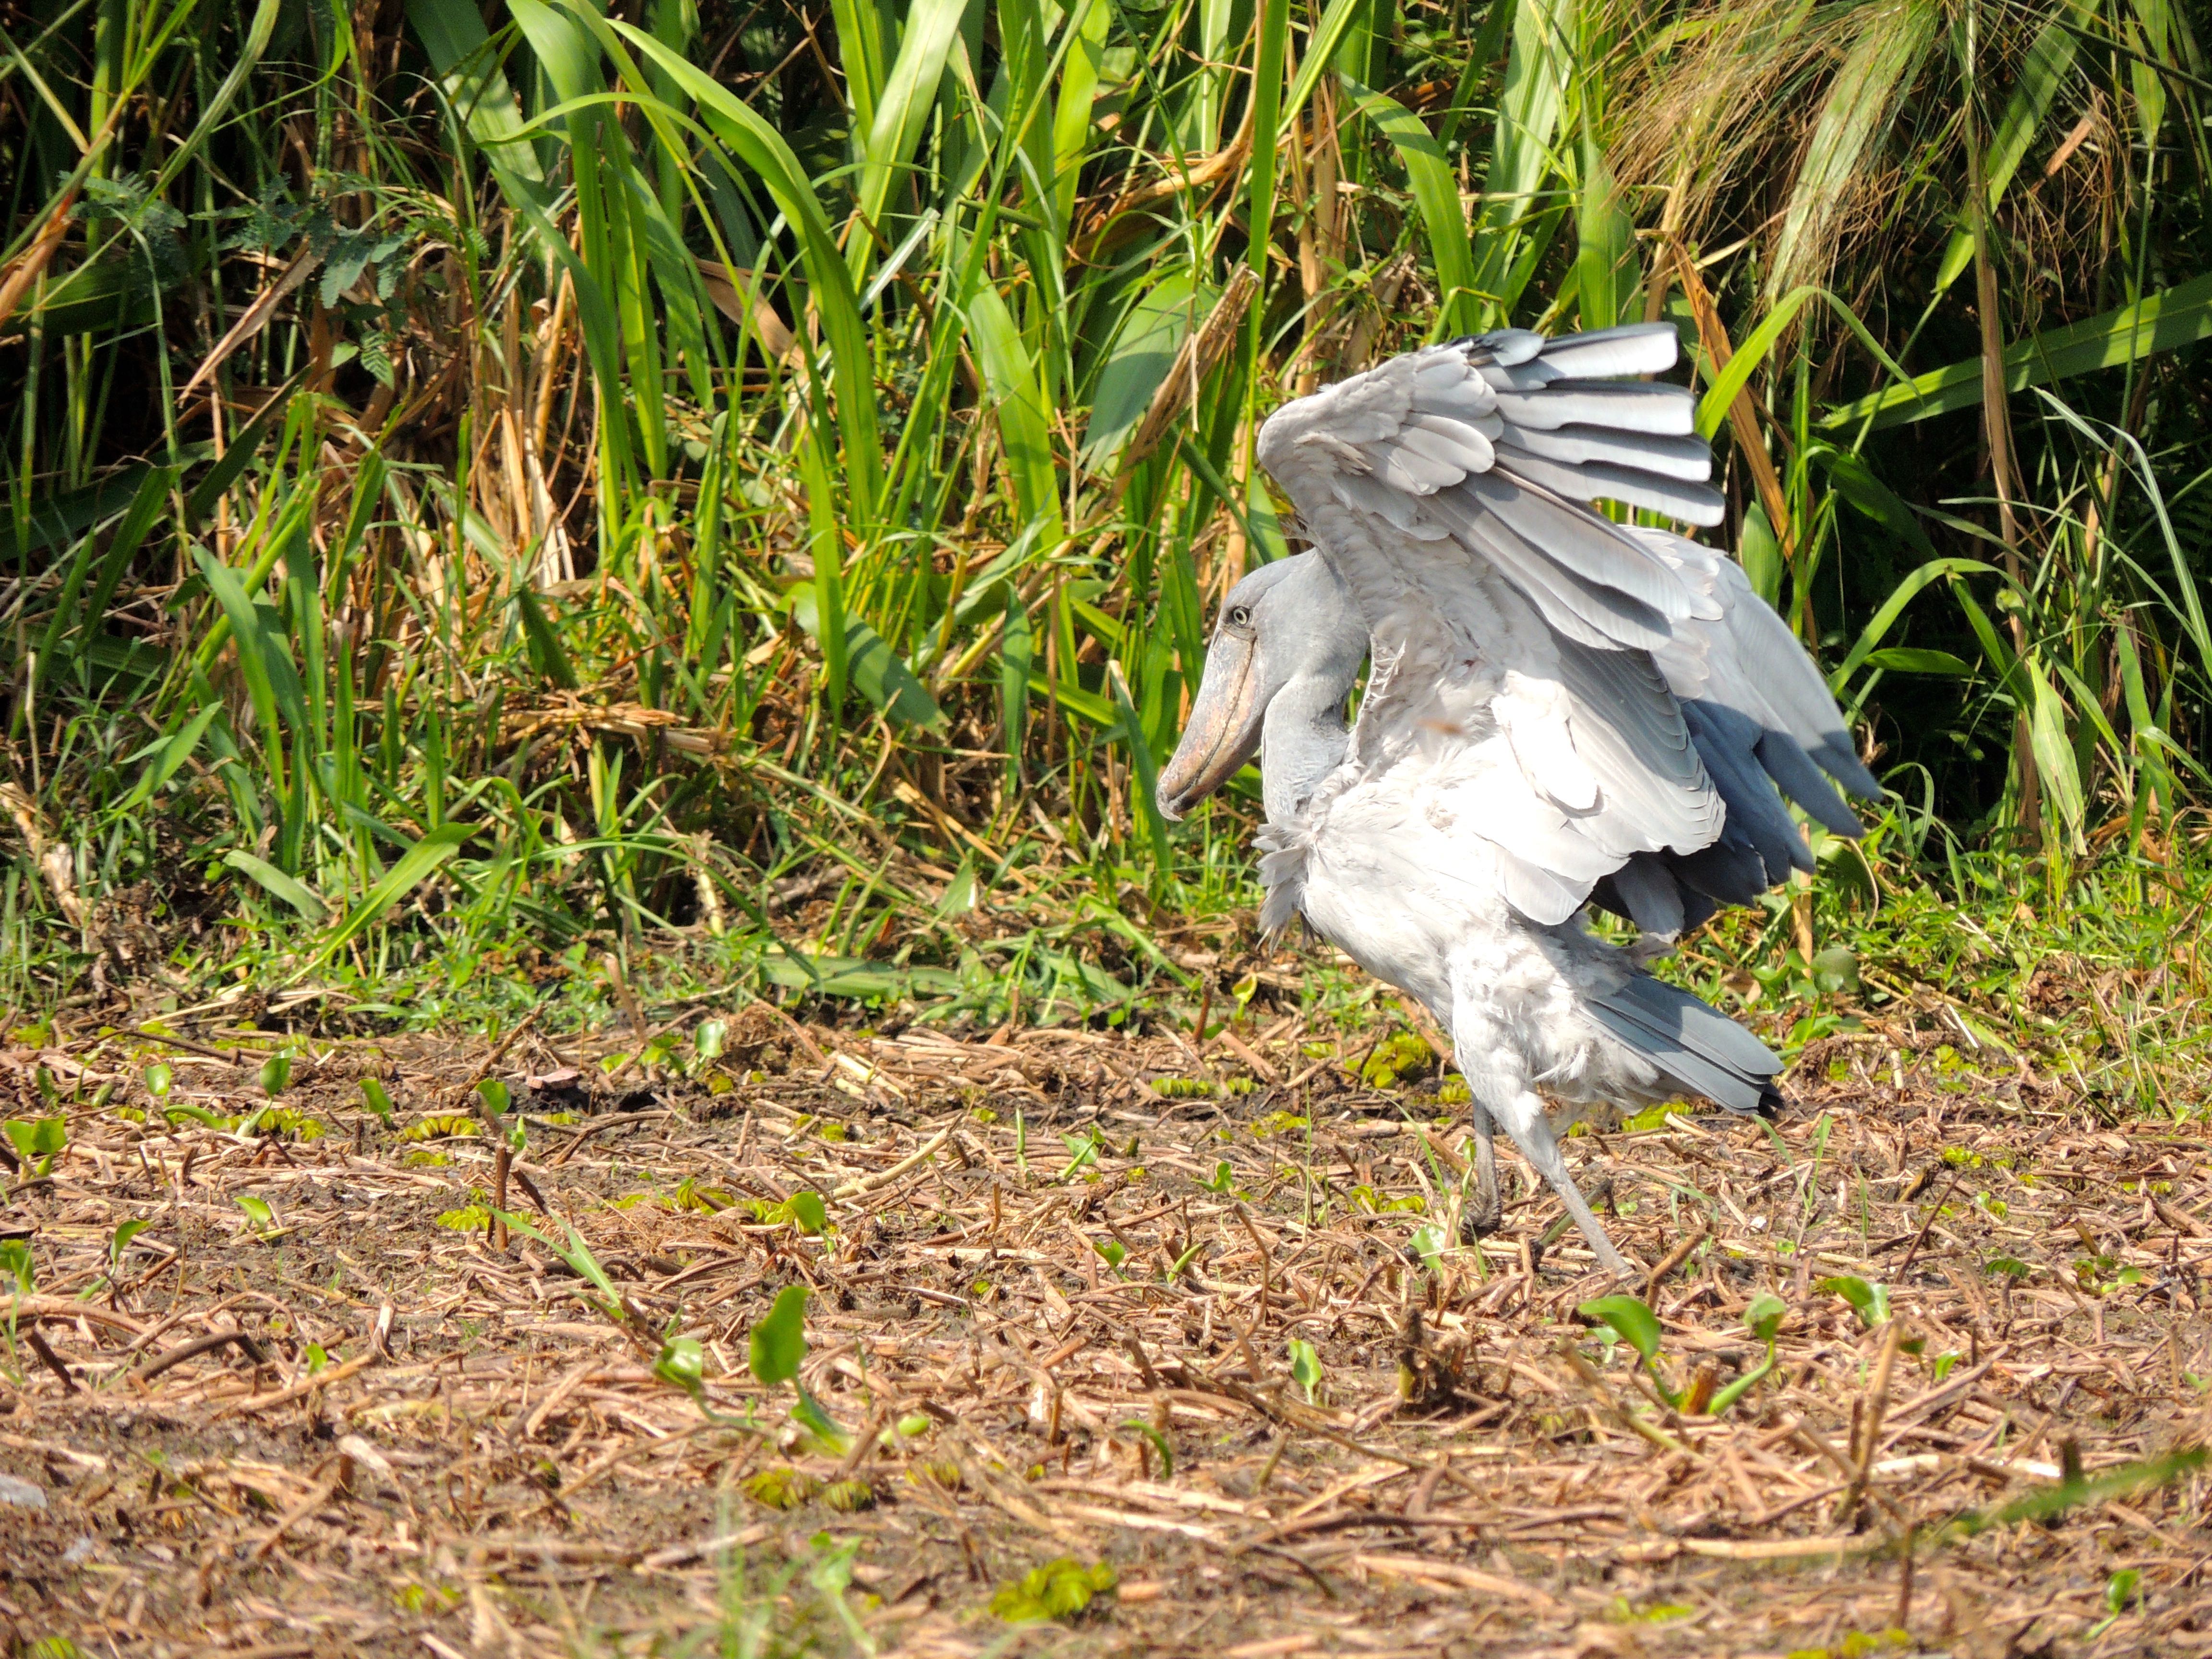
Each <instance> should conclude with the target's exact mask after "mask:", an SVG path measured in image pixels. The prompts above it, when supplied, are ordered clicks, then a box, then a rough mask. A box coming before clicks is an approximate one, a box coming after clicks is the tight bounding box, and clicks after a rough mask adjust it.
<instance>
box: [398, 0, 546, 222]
mask: <svg viewBox="0 0 2212 1659" xmlns="http://www.w3.org/2000/svg"><path fill="white" fill-rule="evenodd" d="M407 21H409V22H410V23H411V24H413V25H414V27H415V33H416V38H417V39H419V40H421V41H422V49H423V52H424V53H425V54H426V55H427V56H428V58H429V60H430V64H431V67H432V68H433V69H435V70H436V71H437V73H438V76H439V78H440V82H441V89H442V90H443V91H444V93H445V94H446V101H447V104H448V105H450V106H452V108H453V112H454V113H455V114H457V115H459V117H460V118H461V121H462V124H463V125H465V126H466V127H467V128H468V131H469V137H471V138H473V139H475V140H476V142H477V143H479V144H481V145H483V148H484V149H485V150H486V151H488V152H489V155H491V157H492V159H493V160H494V161H497V162H498V164H499V165H500V166H501V167H503V168H505V169H506V170H507V171H508V172H509V173H513V174H515V175H516V176H518V177H519V178H522V179H528V180H530V181H531V182H532V183H534V184H543V183H544V173H543V172H542V171H541V170H540V168H539V167H538V156H537V155H536V153H535V152H534V151H533V150H532V149H531V147H530V143H529V142H528V140H527V139H526V137H525V136H524V134H523V131H522V111H521V106H520V104H519V103H518V102H517V100H516V99H515V95H514V88H513V86H512V85H511V84H510V83H509V82H508V81H507V76H506V73H505V72H504V71H503V70H501V67H500V58H501V54H500V53H499V52H498V51H497V49H496V48H495V47H494V46H493V45H492V43H491V37H490V35H489V33H486V32H485V29H484V24H483V13H482V12H481V11H479V10H478V9H477V7H475V6H474V5H472V4H471V3H469V0H408V3H407Z"/></svg>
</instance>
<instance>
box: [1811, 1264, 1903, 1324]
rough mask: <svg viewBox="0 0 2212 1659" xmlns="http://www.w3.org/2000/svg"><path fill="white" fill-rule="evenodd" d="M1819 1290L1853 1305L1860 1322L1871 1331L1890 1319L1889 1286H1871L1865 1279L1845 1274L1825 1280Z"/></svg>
mask: <svg viewBox="0 0 2212 1659" xmlns="http://www.w3.org/2000/svg"><path fill="white" fill-rule="evenodd" d="M1819 1288H1820V1290H1821V1291H1824V1292H1826V1294H1827V1295H1830V1296H1839V1297H1843V1299H1844V1301H1846V1302H1848V1303H1850V1304H1851V1307H1852V1310H1854V1311H1855V1312H1857V1315H1858V1316H1859V1322H1860V1323H1861V1324H1863V1325H1864V1326H1865V1327H1866V1328H1868V1329H1869V1330H1872V1329H1873V1328H1875V1326H1877V1325H1880V1324H1881V1323H1883V1322H1886V1321H1887V1319H1888V1318H1889V1290H1888V1287H1887V1285H1869V1284H1868V1283H1867V1281H1866V1280H1865V1279H1860V1278H1857V1277H1856V1276H1855V1275H1852V1274H1848V1273H1846V1274H1843V1275H1840V1276H1838V1277H1837V1278H1834V1279H1822V1280H1821V1281H1820V1285H1819Z"/></svg>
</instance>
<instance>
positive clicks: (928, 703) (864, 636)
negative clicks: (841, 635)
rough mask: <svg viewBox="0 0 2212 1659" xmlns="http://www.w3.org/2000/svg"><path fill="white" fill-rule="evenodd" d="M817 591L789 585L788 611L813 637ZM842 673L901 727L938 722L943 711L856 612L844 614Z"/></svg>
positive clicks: (815, 636) (818, 632)
mask: <svg viewBox="0 0 2212 1659" xmlns="http://www.w3.org/2000/svg"><path fill="white" fill-rule="evenodd" d="M816 602H817V596H816V593H815V592H814V587H813V585H812V584H811V583H809V584H806V585H804V586H799V587H795V588H793V589H792V592H791V614H792V615H793V617H796V618H797V619H798V622H799V626H800V627H801V628H803V629H805V630H806V632H807V634H808V635H810V636H811V637H812V638H813V639H815V640H817V641H819V640H820V639H821V637H822V630H821V625H820V621H819V617H820V612H819V611H817V608H816ZM845 672H846V675H847V677H848V684H852V685H854V686H855V687H857V688H858V689H859V690H860V695H861V696H864V697H866V699H867V700H868V701H869V702H872V703H873V704H875V706H876V707H877V708H880V709H882V710H883V711H884V714H887V715H889V716H890V718H891V719H892V720H894V721H896V723H897V724H899V725H901V726H920V727H925V728H926V727H933V726H939V725H940V724H942V723H943V721H944V719H945V714H944V711H943V710H942V709H940V708H938V706H937V699H936V698H934V697H933V696H930V695H929V688H928V687H927V686H925V685H924V684H922V683H921V677H920V676H918V675H917V674H915V671H914V670H913V669H912V668H910V667H908V665H907V661H906V659H905V658H903V657H902V656H900V655H899V653H897V652H896V651H894V650H892V649H891V647H890V641H887V640H885V639H884V636H883V635H880V634H878V633H877V632H876V630H875V629H872V628H871V627H869V626H868V624H867V623H865V622H862V621H861V620H860V618H859V617H854V616H848V617H846V618H845Z"/></svg>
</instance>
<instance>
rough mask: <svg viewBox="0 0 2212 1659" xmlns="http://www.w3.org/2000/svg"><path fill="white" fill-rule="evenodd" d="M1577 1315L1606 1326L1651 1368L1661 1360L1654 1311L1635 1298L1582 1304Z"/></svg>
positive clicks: (1657, 1327) (1606, 1299) (1601, 1299)
mask: <svg viewBox="0 0 2212 1659" xmlns="http://www.w3.org/2000/svg"><path fill="white" fill-rule="evenodd" d="M1575 1311H1576V1312H1577V1314H1579V1315H1581V1316H1582V1317H1583V1318H1584V1319H1587V1320H1589V1321H1590V1322H1593V1323H1595V1324H1599V1325H1603V1326H1604V1327H1606V1328H1607V1329H1608V1330H1610V1331H1611V1332H1612V1333H1613V1335H1614V1336H1615V1337H1617V1338H1619V1339H1620V1340H1621V1341H1623V1342H1626V1344H1628V1346H1630V1347H1632V1348H1633V1349H1635V1350H1636V1352H1638V1353H1639V1354H1641V1355H1642V1356H1643V1357H1644V1362H1645V1363H1646V1364H1649V1363H1650V1361H1652V1360H1654V1359H1656V1358H1658V1357H1659V1335H1660V1333H1659V1321H1658V1318H1657V1316H1655V1315H1654V1314H1653V1313H1652V1311H1651V1310H1650V1308H1648V1307H1646V1306H1645V1305H1644V1304H1643V1303H1642V1302H1641V1301H1640V1300H1638V1298H1637V1297H1632V1296H1601V1297H1598V1298H1597V1299H1596V1300H1595V1301H1594V1302H1584V1303H1583V1304H1579V1305H1578V1306H1577V1308H1576V1309H1575Z"/></svg>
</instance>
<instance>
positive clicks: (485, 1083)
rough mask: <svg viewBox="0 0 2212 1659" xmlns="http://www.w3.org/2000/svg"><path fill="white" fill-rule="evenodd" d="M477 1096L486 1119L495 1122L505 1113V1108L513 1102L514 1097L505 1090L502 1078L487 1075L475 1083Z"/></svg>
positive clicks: (505, 1086) (505, 1085)
mask: <svg viewBox="0 0 2212 1659" xmlns="http://www.w3.org/2000/svg"><path fill="white" fill-rule="evenodd" d="M513 1098H514V1097H513V1096H512V1095H511V1094H509V1093H508V1092H507V1084H506V1083H505V1081H504V1080H502V1079H499V1078H495V1077H488V1078H485V1079H483V1080H482V1081H480V1082H479V1083H478V1084H477V1099H479V1100H481V1101H482V1102H483V1110H484V1116H485V1117H486V1119H488V1120H489V1121H493V1122H497V1121H499V1119H500V1118H501V1117H503V1116H505V1115H506V1114H507V1108H508V1107H509V1106H511V1105H512V1104H513Z"/></svg>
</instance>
